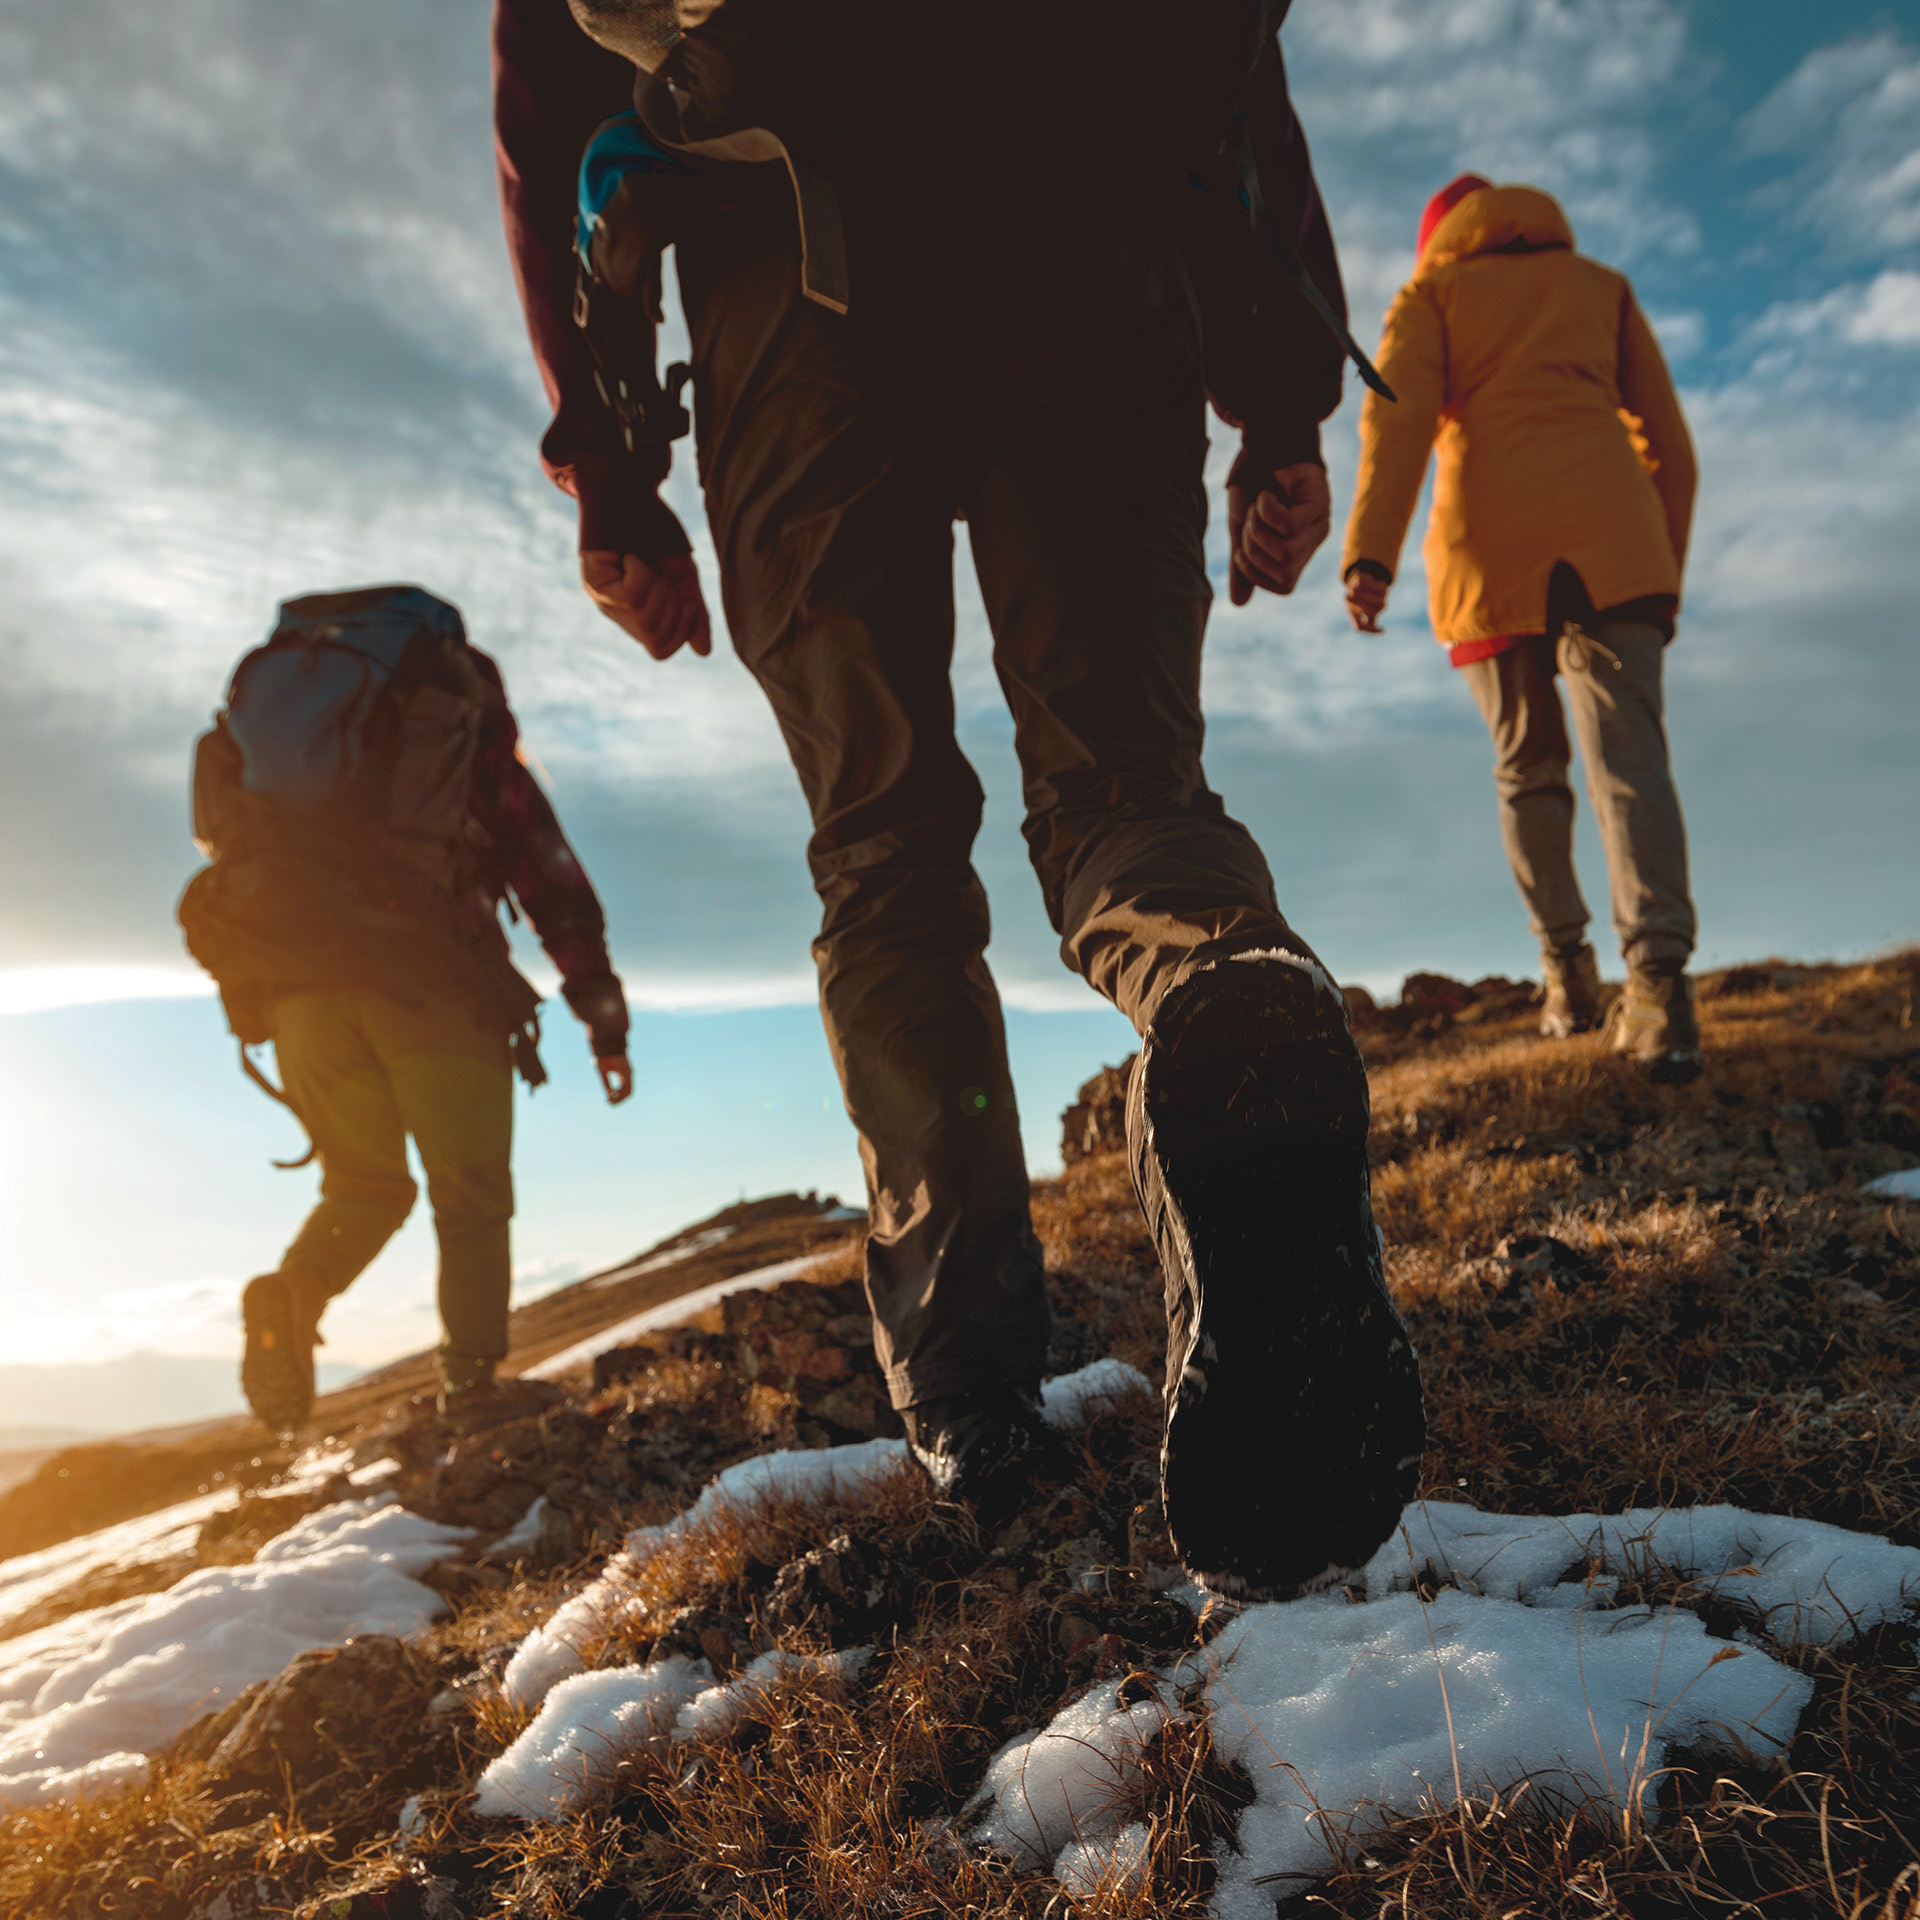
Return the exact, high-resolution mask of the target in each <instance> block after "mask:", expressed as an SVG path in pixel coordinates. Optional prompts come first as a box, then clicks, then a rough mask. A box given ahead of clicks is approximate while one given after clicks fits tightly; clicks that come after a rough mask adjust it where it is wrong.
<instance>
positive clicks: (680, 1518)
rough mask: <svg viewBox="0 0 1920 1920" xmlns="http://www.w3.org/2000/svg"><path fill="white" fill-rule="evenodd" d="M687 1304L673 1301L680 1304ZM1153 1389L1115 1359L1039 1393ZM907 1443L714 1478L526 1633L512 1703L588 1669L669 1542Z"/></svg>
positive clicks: (786, 1456) (889, 1455) (855, 1470)
mask: <svg viewBox="0 0 1920 1920" xmlns="http://www.w3.org/2000/svg"><path fill="white" fill-rule="evenodd" d="M684 1304H685V1303H684V1302H677V1303H676V1305H681V1306H684ZM1146 1390H1147V1383H1146V1380H1145V1378H1144V1377H1143V1376H1142V1375H1141V1374H1140V1373H1139V1372H1138V1371H1137V1370H1136V1369H1135V1368H1133V1367H1129V1366H1126V1365H1123V1364H1122V1363H1121V1362H1120V1361H1117V1360H1096V1361H1095V1362H1094V1363H1093V1364H1092V1365H1091V1366H1087V1367H1082V1368H1080V1369H1079V1371H1078V1372H1076V1373H1069V1374H1062V1375H1061V1376H1060V1377H1059V1378H1058V1379H1056V1380H1049V1381H1048V1382H1047V1383H1046V1385H1045V1386H1044V1387H1042V1388H1041V1390H1040V1397H1041V1404H1042V1408H1043V1411H1044V1412H1045V1415H1046V1417H1047V1419H1048V1420H1049V1421H1050V1422H1051V1423H1052V1424H1053V1425H1054V1426H1057V1427H1067V1426H1073V1425H1076V1424H1078V1423H1080V1422H1081V1421H1083V1420H1085V1419H1086V1418H1087V1416H1088V1414H1089V1412H1090V1411H1091V1410H1093V1409H1094V1408H1095V1407H1097V1406H1099V1405H1102V1404H1105V1403H1109V1402H1111V1401H1113V1400H1116V1399H1120V1398H1124V1397H1126V1396H1127V1395H1128V1394H1130V1393H1134V1392H1143V1391H1146ZM907 1457H908V1456H907V1448H906V1443H905V1442H904V1441H901V1440H866V1441H862V1442H860V1443H859V1444H858V1445H856V1446H847V1447H820V1448H816V1449H812V1450H808V1449H792V1450H788V1451H784V1452H780V1453H762V1454H756V1455H755V1456H754V1457H753V1458H752V1459H750V1460H742V1461H740V1462H738V1463H737V1464H736V1465H734V1466H731V1467H729V1468H728V1469H727V1470H726V1471H725V1472H724V1473H722V1474H720V1475H718V1476H717V1477H716V1478H715V1479H713V1480H711V1481H709V1482H708V1484H707V1486H706V1488H705V1490H704V1491H703V1492H702V1493H701V1495H700V1497H699V1499H698V1500H696V1501H695V1502H694V1503H693V1505H692V1506H690V1507H688V1508H687V1509H686V1510H685V1511H684V1512H682V1513H679V1514H676V1515H675V1516H674V1518H673V1519H671V1520H669V1521H667V1522H665V1523H664V1524H663V1525H661V1526H657V1527H637V1528H635V1530H634V1531H633V1532H632V1533H630V1534H628V1535H627V1538H626V1540H625V1542H624V1544H623V1545H622V1547H621V1550H620V1552H619V1553H617V1554H615V1555H614V1557H613V1558H612V1559H611V1560H610V1561H609V1562H608V1563H607V1567H606V1570H605V1572H604V1573H602V1574H601V1576H600V1578H599V1579H597V1580H595V1581H594V1582H593V1584H592V1585H591V1586H589V1587H587V1588H585V1589H584V1590H583V1591H582V1592H580V1593H577V1594H575V1595H574V1597H573V1598H572V1599H571V1600H569V1601H567V1602H566V1603H565V1605H563V1606H562V1607H561V1608H560V1609H559V1610H558V1611H557V1612H556V1613H554V1614H553V1615H552V1617H551V1618H550V1619H548V1620H546V1621H544V1622H543V1623H542V1624H541V1625H540V1626H538V1627H536V1628H534V1630H533V1631H532V1632H531V1633H530V1634H528V1635H527V1637H526V1638H525V1639H524V1640H523V1641H522V1642H521V1643H520V1645H519V1647H518V1648H517V1649H516V1650H515V1652H514V1656H513V1658H512V1660H510V1661H509V1662H508V1664H507V1670H506V1672H505V1673H504V1674H503V1675H502V1676H501V1680H500V1685H501V1690H502V1692H503V1693H504V1694H505V1695H506V1698H507V1700H508V1702H509V1704H511V1705H513V1706H516V1707H521V1708H529V1709H530V1708H533V1707H537V1706H538V1705H539V1704H540V1702H541V1701H542V1700H544V1699H545V1698H546V1696H547V1693H548V1691H549V1690H550V1689H551V1688H552V1687H554V1686H555V1685H557V1684H558V1683H559V1682H560V1681H562V1680H564V1679H566V1678H567V1677H568V1676H569V1675H570V1674H576V1673H580V1672H583V1671H584V1670H585V1667H586V1654H587V1650H588V1648H589V1647H590V1646H591V1645H592V1644H593V1643H594V1642H595V1641H597V1640H599V1639H601V1638H603V1637H604V1636H605V1634H606V1633H607V1631H608V1629H609V1628H610V1627H611V1626H612V1625H613V1624H614V1623H615V1622H616V1621H617V1620H618V1619H619V1618H620V1617H621V1614H622V1612H623V1611H624V1610H625V1609H626V1608H627V1607H628V1606H629V1605H631V1603H632V1598H633V1592H634V1587H635V1584H636V1582H637V1581H638V1579H639V1577H640V1575H641V1573H642V1572H643V1570H644V1569H645V1567H646V1564H647V1562H648V1561H649V1560H650V1559H652V1557H653V1556H654V1555H655V1554H656V1553H658V1552H660V1551H661V1550H662V1549H663V1548H666V1547H670V1546H673V1545H674V1544H675V1543H677V1542H678V1541H680V1540H682V1539H684V1538H685V1537H686V1535H687V1533H688V1532H689V1531H690V1530H691V1529H693V1528H695V1527H697V1526H700V1525H702V1524H703V1523H705V1522H706V1521H709V1520H711V1519H713V1518H715V1517H716V1516H718V1515H719V1514H720V1513H722V1512H724V1511H728V1510H731V1511H733V1512H736V1513H751V1512H753V1511H754V1510H755V1508H757V1507H762V1506H767V1505H772V1504H776V1503H777V1504H782V1505H786V1504H792V1503H795V1502H811V1503H816V1504H824V1503H826V1502H828V1501H853V1500H858V1499H860V1498H861V1497H862V1496H863V1495H864V1494H866V1493H867V1492H869V1491H870V1490H871V1489H872V1488H873V1487H874V1486H875V1485H876V1484H877V1483H878V1482H879V1481H880V1480H882V1479H883V1478H884V1477H885V1476H886V1475H888V1474H890V1473H893V1472H896V1471H897V1470H898V1469H899V1468H901V1467H902V1466H904V1465H905V1464H906V1462H907Z"/></svg>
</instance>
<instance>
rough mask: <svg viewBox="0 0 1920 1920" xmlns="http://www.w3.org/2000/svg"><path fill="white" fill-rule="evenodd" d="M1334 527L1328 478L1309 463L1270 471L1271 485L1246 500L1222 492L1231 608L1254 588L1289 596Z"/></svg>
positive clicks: (1237, 490) (1239, 492) (1240, 492)
mask: <svg viewBox="0 0 1920 1920" xmlns="http://www.w3.org/2000/svg"><path fill="white" fill-rule="evenodd" d="M1332 525H1333V495H1332V494H1331V493H1330V492H1329V491H1328V490H1327V473H1326V469H1325V468H1324V467H1318V466H1315V465H1314V464H1313V462H1312V461H1311V460H1300V461H1296V462H1295V463H1294V465H1292V466H1290V467H1279V468H1276V469H1275V472H1274V476H1273V485H1272V486H1271V487H1262V488H1261V490H1260V491H1259V493H1258V494H1255V495H1249V493H1248V491H1247V489H1246V488H1245V487H1229V488H1228V489H1227V537H1228V542H1229V546H1230V548H1231V551H1232V555H1233V566H1232V572H1231V573H1230V575H1229V576H1228V592H1229V593H1230V594H1231V595H1232V598H1233V604H1234V605H1235V606H1236V607H1244V606H1245V605H1246V604H1247V602H1248V601H1249V600H1251V599H1252V598H1253V590H1254V588H1255V587H1265V588H1266V590H1267V591H1268V592H1269V593H1291V592H1292V591H1293V590H1294V588H1295V587H1297V586H1298V585H1299V584H1300V575H1301V573H1302V572H1303V571H1304V570H1305V568H1306V564H1307V562H1308V561H1309V560H1311V559H1312V558H1313V556H1314V554H1315V553H1316V552H1317V551H1318V550H1319V546H1320V543H1321V541H1323V540H1324V539H1325V538H1326V537H1327V533H1328V530H1329V529H1330V528H1331V527H1332Z"/></svg>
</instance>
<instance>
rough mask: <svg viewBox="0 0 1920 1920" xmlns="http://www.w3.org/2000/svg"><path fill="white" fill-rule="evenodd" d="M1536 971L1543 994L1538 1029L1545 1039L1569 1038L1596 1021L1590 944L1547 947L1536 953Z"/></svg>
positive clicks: (1596, 972) (1596, 974)
mask: <svg viewBox="0 0 1920 1920" xmlns="http://www.w3.org/2000/svg"><path fill="white" fill-rule="evenodd" d="M1540 974H1541V985H1542V987H1543V988H1544V989H1545V993H1546V998H1545V1000H1544V1001H1543V1002H1542V1004H1541V1008H1540V1031H1541V1033H1542V1034H1544V1035H1545V1036H1546V1038H1547V1039H1549V1040H1570V1039H1572V1038H1573V1036H1574V1035H1575V1034H1576V1033H1591V1032H1592V1031H1593V1029H1594V1028H1595V1027H1597V1026H1598V1025H1599V1024H1600V1013H1601V1008H1600V963H1599V962H1598V961H1597V960H1596V959H1595V958H1594V957H1593V949H1592V948H1591V947H1590V946H1587V945H1586V944H1585V943H1584V942H1583V943H1582V944H1581V945H1579V946H1577V947H1572V948H1569V949H1567V950H1566V951H1565V952H1560V951H1557V950H1555V949H1554V948H1552V947H1548V948H1547V949H1546V950H1545V951H1544V952H1543V953H1542V954H1541V955H1540Z"/></svg>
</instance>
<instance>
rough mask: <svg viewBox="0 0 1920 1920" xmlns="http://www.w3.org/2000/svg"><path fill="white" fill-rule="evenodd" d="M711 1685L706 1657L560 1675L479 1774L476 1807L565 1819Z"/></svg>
mask: <svg viewBox="0 0 1920 1920" xmlns="http://www.w3.org/2000/svg"><path fill="white" fill-rule="evenodd" d="M712 1685H713V1669H712V1668H711V1667H710V1666H708V1665H707V1663H706V1662H705V1661H704V1660H689V1659H688V1658H687V1656H686V1655H685V1654H683V1653H675V1654H669V1655H668V1656H667V1657H666V1658H665V1659H664V1660H656V1661H654V1663H653V1664H652V1665H651V1666H646V1667H609V1668H607V1669H605V1670H604V1671H603V1672H600V1673H578V1674H575V1675H574V1676H573V1678H572V1679H570V1680H562V1681H561V1682H560V1683H559V1685H557V1686H556V1687H555V1688H554V1689H553V1691H552V1692H551V1693H550V1694H548V1695H547V1699H546V1703H545V1705H543V1706H542V1707H541V1709H540V1711H539V1713H538V1714H537V1715H536V1716H535V1718H534V1722H533V1724H532V1726H530V1727H529V1728H528V1729H527V1730H526V1732H525V1733H523V1734H522V1735H521V1736H520V1737H519V1739H517V1740H516V1741H515V1742H514V1743H513V1745H512V1746H510V1747H509V1748H508V1749H507V1750H506V1752H505V1753H503V1754H502V1755H501V1756H500V1757H499V1759H497V1760H495V1761H494V1762H493V1764H492V1765H491V1766H489V1767H488V1768H487V1770H486V1772H485V1773H483V1774H482V1775H481V1776H480V1785H479V1789H478V1791H477V1792H476V1794H475V1796H474V1802H473V1806H474V1811H475V1812H476V1813H481V1814H489V1815H493V1816H496V1817H507V1816H512V1817H514V1818H516V1819H520V1820H562V1819H565V1818H566V1816H567V1815H568V1814H570V1813H575V1812H577V1811H578V1810H579V1809H580V1808H581V1807H584V1806H585V1805H586V1804H587V1803H588V1801H590V1800H592V1799H594V1798H596V1797H598V1796H599V1795H601V1794H603V1793H605V1792H606V1791H607V1790H608V1789H609V1788H611V1787H612V1786H613V1785H614V1784H615V1782H616V1781H617V1780H618V1778H619V1774H620V1770H621V1768H622V1767H623V1766H625V1765H626V1764H627V1763H628V1762H630V1761H631V1760H633V1759H634V1758H635V1757H636V1756H638V1755H639V1754H641V1753H644V1752H646V1751H647V1750H648V1749H649V1748H650V1747H652V1746H653V1745H654V1744H655V1743H656V1742H658V1741H662V1740H664V1739H665V1738H666V1736H667V1735H668V1734H669V1733H670V1732H671V1731H672V1730H673V1724H674V1719H675V1716H676V1715H677V1714H678V1713H679V1711H680V1709H681V1708H682V1707H684V1706H686V1705H687V1703H688V1702H689V1701H691V1700H693V1699H695V1698H696V1697H698V1696H699V1695H700V1694H701V1693H703V1692H705V1691H706V1690H707V1689H708V1688H709V1687H711V1686H712Z"/></svg>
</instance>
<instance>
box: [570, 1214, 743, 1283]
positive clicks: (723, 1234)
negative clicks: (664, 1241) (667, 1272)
mask: <svg viewBox="0 0 1920 1920" xmlns="http://www.w3.org/2000/svg"><path fill="white" fill-rule="evenodd" d="M738 1231H739V1229H738V1228H736V1227H702V1228H701V1229H700V1231H699V1232H698V1233H689V1234H684V1235H682V1237H681V1238H680V1239H678V1240H676V1241H674V1243H673V1244H672V1245H671V1246H667V1247H662V1248H661V1249H660V1251H659V1252H658V1253H650V1254H648V1255H647V1257H646V1258H645V1259H644V1260H636V1261H634V1262H633V1264H632V1265H631V1266H626V1267H615V1268H614V1269H613V1271H612V1272H611V1273H602V1274H596V1275H595V1276H594V1277H593V1279H591V1280H589V1281H588V1282H587V1285H588V1287H589V1288H590V1289H591V1288H594V1287H613V1286H618V1285H619V1283H620V1282H621V1281H622V1280H638V1279H639V1278H640V1276H641V1275H642V1274H643V1273H658V1272H660V1271H661V1269H662V1268H664V1267H677V1266H678V1265H679V1264H680V1263H681V1262H682V1261H683V1260H691V1259H692V1258H693V1257H694V1256H695V1255H696V1254H701V1253H707V1252H709V1251H710V1250H711V1249H713V1248H714V1247H717V1246H718V1245H719V1244H720V1243H721V1241H723V1240H731V1239H732V1238H733V1236H734V1234H735V1233H737V1232H738Z"/></svg>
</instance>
